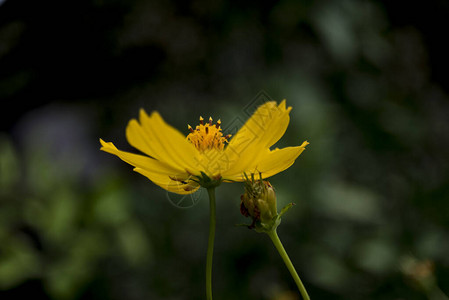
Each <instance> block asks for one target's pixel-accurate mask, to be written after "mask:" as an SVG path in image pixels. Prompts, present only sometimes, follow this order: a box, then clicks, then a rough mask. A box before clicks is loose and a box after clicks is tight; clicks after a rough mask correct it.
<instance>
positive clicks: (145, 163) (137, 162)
mask: <svg viewBox="0 0 449 300" xmlns="http://www.w3.org/2000/svg"><path fill="white" fill-rule="evenodd" d="M100 143H101V145H102V147H101V149H100V150H103V151H105V152H108V153H111V154H114V155H116V156H118V157H119V158H120V159H121V160H123V161H124V162H126V163H128V164H130V165H132V166H134V167H137V168H141V169H144V170H148V171H151V172H154V173H157V174H160V175H163V176H165V177H167V178H168V177H169V176H176V177H178V178H182V179H186V178H189V176H190V175H189V174H187V172H186V171H185V170H182V169H181V168H173V167H171V166H169V165H167V164H165V163H163V162H160V161H158V160H156V159H153V158H151V157H147V156H144V155H139V154H134V153H129V152H125V151H121V150H118V149H117V148H116V147H115V146H114V144H113V143H106V142H105V141H103V140H102V139H100Z"/></svg>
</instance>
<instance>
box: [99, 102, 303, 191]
mask: <svg viewBox="0 0 449 300" xmlns="http://www.w3.org/2000/svg"><path fill="white" fill-rule="evenodd" d="M290 111H291V107H288V108H287V107H286V104H285V100H284V101H282V102H281V103H280V104H279V105H278V104H277V103H276V102H275V101H270V102H266V103H264V104H263V105H261V106H259V107H258V109H257V111H256V112H255V113H254V114H253V115H252V116H251V117H250V118H249V120H248V121H247V122H246V123H245V124H244V125H243V127H242V128H241V129H240V130H239V131H238V132H237V134H236V135H235V136H234V137H233V138H232V139H230V140H229V138H230V135H226V136H224V135H223V133H222V129H221V122H220V120H218V121H217V123H216V124H213V123H212V122H213V121H212V118H209V121H208V122H204V119H203V118H202V117H200V124H199V125H198V126H196V128H195V129H194V128H192V127H191V126H190V125H188V129H189V131H190V133H189V134H188V135H187V137H186V136H184V135H183V134H182V133H181V132H179V131H178V130H176V129H175V128H173V127H172V126H170V125H169V124H167V123H166V122H165V121H164V120H163V119H162V117H161V116H160V115H159V113H158V112H157V111H154V112H152V113H151V115H150V116H148V115H147V113H146V112H145V111H144V110H143V109H141V110H140V116H139V121H137V120H135V119H132V120H131V121H130V122H129V123H128V126H127V128H126V138H127V140H128V142H129V143H130V144H131V146H133V147H135V148H136V149H138V150H140V151H141V152H143V153H144V154H146V155H139V154H133V153H130V152H124V151H120V150H118V149H117V148H116V147H115V146H114V144H112V143H106V142H104V141H103V140H102V139H100V142H101V145H102V147H101V150H103V151H106V152H109V153H112V154H114V155H117V156H118V157H119V158H120V159H122V160H123V161H125V162H127V163H129V164H130V165H133V166H134V171H136V172H139V173H140V174H142V175H144V176H146V177H148V179H150V180H151V181H152V182H154V183H155V184H157V185H159V186H160V187H162V188H164V189H166V190H168V191H170V192H174V193H178V194H190V193H193V192H195V191H196V190H197V189H198V188H199V187H200V186H201V185H203V186H205V185H206V187H207V184H208V183H212V184H215V185H217V184H219V183H220V182H221V181H225V182H231V181H244V180H245V177H244V175H243V174H244V173H246V174H258V173H261V174H262V176H263V178H268V177H270V176H273V175H275V174H277V173H279V172H282V171H284V170H285V169H287V168H288V167H290V166H291V165H292V164H293V163H294V161H295V160H296V158H297V157H298V156H299V155H300V154H301V153H302V151H304V149H305V147H306V145H307V144H309V143H308V142H303V143H302V145H301V146H296V147H286V148H283V149H278V148H276V149H274V150H270V147H271V146H273V145H274V144H275V143H276V142H277V141H278V140H279V139H280V138H281V137H282V136H283V135H284V133H285V130H286V129H287V126H288V123H289V122H290V117H289V113H290Z"/></svg>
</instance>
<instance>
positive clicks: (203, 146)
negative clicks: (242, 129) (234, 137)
mask: <svg viewBox="0 0 449 300" xmlns="http://www.w3.org/2000/svg"><path fill="white" fill-rule="evenodd" d="M220 125H221V120H218V121H217V123H216V124H213V119H212V117H209V121H208V122H207V123H206V124H204V119H203V117H200V124H199V125H197V126H196V128H195V129H193V128H192V126H190V125H187V128H188V129H189V131H190V133H189V134H188V135H187V140H188V141H189V142H190V143H192V144H193V145H194V146H195V148H197V149H198V150H199V151H200V152H204V151H208V150H212V149H215V150H223V149H224V147H225V144H226V143H228V142H229V141H228V139H229V138H230V137H231V135H230V134H228V135H226V136H224V135H223V133H222V131H221V128H220Z"/></svg>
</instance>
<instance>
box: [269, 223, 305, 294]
mask: <svg viewBox="0 0 449 300" xmlns="http://www.w3.org/2000/svg"><path fill="white" fill-rule="evenodd" d="M267 234H268V236H269V237H270V239H271V241H272V242H273V244H274V246H275V247H276V250H277V251H278V252H279V255H280V256H281V257H282V259H283V260H284V263H285V265H286V266H287V269H288V270H289V271H290V274H291V275H292V277H293V279H294V280H295V283H296V285H297V286H298V289H299V292H300V293H301V295H302V297H303V299H304V300H310V297H309V295H308V294H307V291H306V288H305V287H304V285H303V284H302V281H301V279H300V278H299V276H298V273H296V270H295V267H294V266H293V264H292V261H291V260H290V258H289V257H288V255H287V252H286V251H285V249H284V246H282V243H281V240H280V239H279V236H278V234H277V232H276V229H273V230H271V231H269V232H267Z"/></svg>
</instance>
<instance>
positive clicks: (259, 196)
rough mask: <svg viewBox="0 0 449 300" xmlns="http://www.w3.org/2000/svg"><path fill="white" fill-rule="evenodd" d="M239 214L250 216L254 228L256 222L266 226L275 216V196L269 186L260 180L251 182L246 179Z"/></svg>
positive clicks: (252, 179)
mask: <svg viewBox="0 0 449 300" xmlns="http://www.w3.org/2000/svg"><path fill="white" fill-rule="evenodd" d="M240 199H241V204H240V212H241V213H242V215H244V216H246V217H248V216H251V218H252V219H253V224H252V226H250V227H254V224H256V222H258V221H260V222H261V223H263V224H264V223H265V224H268V223H269V222H271V221H272V220H273V218H274V217H275V216H277V214H278V213H277V207H276V194H275V192H274V189H273V187H272V186H271V184H270V183H269V182H268V181H266V180H262V178H261V179H260V180H254V176H252V177H251V180H249V179H248V178H247V180H246V181H245V194H243V195H242V196H241V198H240Z"/></svg>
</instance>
